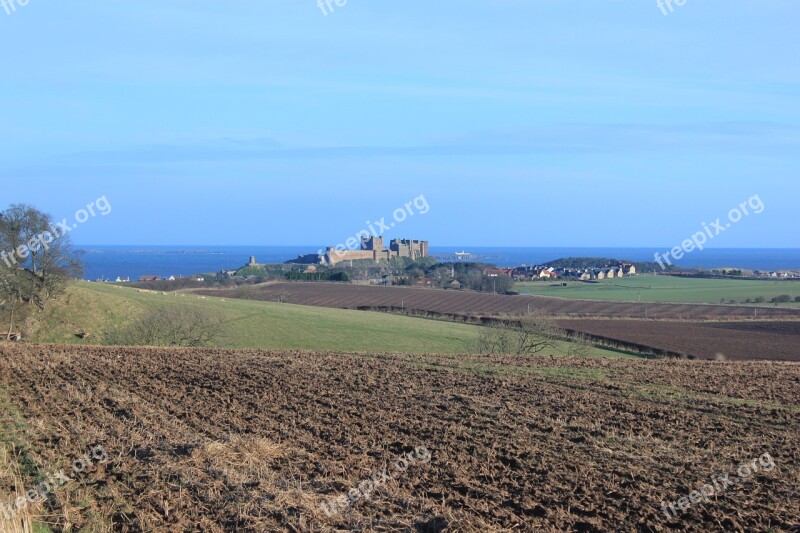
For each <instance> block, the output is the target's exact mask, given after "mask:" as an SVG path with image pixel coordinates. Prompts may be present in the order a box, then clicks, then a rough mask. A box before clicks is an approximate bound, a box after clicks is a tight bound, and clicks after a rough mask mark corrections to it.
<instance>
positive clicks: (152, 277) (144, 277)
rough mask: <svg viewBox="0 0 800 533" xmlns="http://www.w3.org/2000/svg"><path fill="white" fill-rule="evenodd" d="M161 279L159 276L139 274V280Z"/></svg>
mask: <svg viewBox="0 0 800 533" xmlns="http://www.w3.org/2000/svg"><path fill="white" fill-rule="evenodd" d="M160 279H161V278H160V277H159V276H139V281H158V280H160Z"/></svg>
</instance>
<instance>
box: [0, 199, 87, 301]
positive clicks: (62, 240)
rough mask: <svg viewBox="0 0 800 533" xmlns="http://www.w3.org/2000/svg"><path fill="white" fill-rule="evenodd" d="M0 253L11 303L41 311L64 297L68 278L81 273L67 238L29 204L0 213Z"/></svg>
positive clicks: (12, 206) (1, 265)
mask: <svg viewBox="0 0 800 533" xmlns="http://www.w3.org/2000/svg"><path fill="white" fill-rule="evenodd" d="M0 252H2V254H3V255H2V262H0V270H2V271H3V272H2V275H3V277H4V279H5V282H4V287H5V290H6V291H10V296H11V300H12V301H13V300H14V299H17V300H18V301H21V302H24V303H26V304H34V305H36V306H37V307H38V308H39V309H40V310H42V311H43V310H44V309H45V307H46V306H47V303H48V302H49V301H50V300H51V299H52V298H55V297H58V296H60V295H61V294H63V292H64V291H65V290H66V286H67V282H68V281H69V279H70V278H72V277H77V276H78V275H80V273H81V266H80V261H79V260H78V257H77V255H76V253H75V252H74V251H73V250H72V244H71V242H70V239H69V236H68V235H59V234H58V231H57V229H56V228H55V226H54V224H53V220H52V218H51V216H50V215H48V214H47V213H43V212H41V211H39V210H37V209H35V208H34V207H31V206H29V205H25V204H14V205H11V206H10V207H9V208H8V209H6V210H5V211H3V212H2V213H0ZM6 295H7V296H8V295H9V294H8V292H7V293H6ZM0 299H3V297H0ZM5 299H8V298H5Z"/></svg>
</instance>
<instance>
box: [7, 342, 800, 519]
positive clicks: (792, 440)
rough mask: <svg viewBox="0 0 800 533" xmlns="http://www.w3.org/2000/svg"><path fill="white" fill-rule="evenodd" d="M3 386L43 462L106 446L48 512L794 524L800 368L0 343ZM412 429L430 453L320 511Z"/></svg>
mask: <svg viewBox="0 0 800 533" xmlns="http://www.w3.org/2000/svg"><path fill="white" fill-rule="evenodd" d="M0 388H1V389H6V390H7V392H8V394H9V397H10V398H11V401H12V403H13V404H14V405H15V406H16V408H17V409H19V410H20V413H21V414H22V415H23V416H24V417H25V419H26V420H27V427H25V428H22V429H19V430H17V431H15V432H13V438H14V439H15V440H16V441H17V442H27V443H29V444H30V445H31V447H30V448H28V452H27V456H28V457H29V460H30V461H31V462H32V463H33V464H35V465H37V467H38V468H39V469H41V470H44V471H48V470H52V469H57V468H59V467H63V466H64V465H65V464H68V461H69V460H70V458H71V457H73V456H74V455H75V454H76V453H80V452H82V451H84V450H86V449H88V447H90V446H93V445H97V444H99V445H102V446H103V447H104V449H105V450H107V452H108V453H109V455H110V456H111V461H110V462H109V463H108V464H106V465H104V466H101V467H99V468H98V469H97V471H96V472H94V473H93V474H92V476H90V477H89V478H87V479H86V480H82V481H80V482H78V481H76V482H75V483H74V484H72V485H69V486H66V487H64V488H63V489H62V491H60V492H59V493H58V494H57V497H56V498H54V499H53V501H52V503H51V507H50V512H51V513H52V514H51V515H50V520H52V521H55V522H56V523H58V524H60V526H59V527H63V525H64V524H65V520H68V521H69V522H70V523H71V524H74V525H76V526H78V527H88V526H90V525H91V524H92V523H95V522H97V521H99V520H101V519H102V520H103V521H108V520H113V522H114V524H115V526H114V529H115V530H117V531H132V532H133V531H159V532H160V531H201V530H202V531H233V530H238V531H334V530H338V531H342V530H347V531H476V532H477V531H481V532H486V531H489V532H492V531H512V530H514V531H542V530H544V531H553V530H562V531H563V530H571V531H587V532H589V531H597V532H599V531H612V530H626V531H673V530H674V529H675V528H680V527H683V528H685V529H684V530H687V531H723V530H725V531H766V530H768V529H770V530H772V531H776V532H777V531H797V528H798V527H800V508H799V507H798V499H797V494H798V483H799V482H800V446H799V445H800V405H798V403H797V402H798V398H800V365H798V364H792V363H771V362H754V363H715V362H702V361H679V360H659V361H632V360H582V359H568V358H551V357H536V358H520V357H503V358H500V357H475V356H464V357H457V356H452V357H450V356H448V357H445V356H441V357H433V356H431V357H422V356H407V355H396V356H380V355H376V356H371V357H366V356H354V355H344V354H334V353H321V354H304V353H271V352H257V351H212V350H195V351H189V350H163V349H119V348H115V349H105V348H104V349H99V348H97V349H93V348H78V347H59V346H8V345H6V346H1V347H0ZM9 420H10V419H9V418H8V417H4V419H3V423H4V424H5V425H8V423H9ZM420 445H424V446H425V447H426V448H427V449H428V450H430V453H431V462H430V464H426V465H425V464H420V465H416V466H412V467H410V468H409V469H408V470H407V471H406V472H405V473H404V474H402V475H399V476H398V477H397V479H394V480H392V481H390V482H388V483H387V484H386V485H385V486H383V487H382V488H380V489H379V490H378V491H376V492H375V493H373V494H372V495H371V497H370V498H369V499H367V500H361V501H359V502H357V503H356V504H354V505H353V506H352V507H351V508H350V509H348V510H346V511H344V512H342V513H341V514H338V515H335V516H333V517H328V516H326V515H325V513H323V512H321V511H320V507H319V505H320V503H324V502H326V501H328V499H329V498H332V497H335V496H336V495H339V494H342V493H347V491H349V490H350V489H352V488H354V487H356V486H358V484H359V483H360V482H361V481H363V480H365V479H369V478H370V477H372V476H373V475H374V474H375V473H376V472H380V471H381V470H383V469H384V468H387V467H388V468H391V464H392V463H393V462H394V461H395V460H396V458H397V457H398V456H399V455H400V454H402V453H408V452H410V451H412V450H414V447H416V446H420ZM764 453H769V454H770V455H771V457H772V458H774V464H775V465H776V468H775V469H774V470H772V471H770V472H763V471H762V472H759V473H758V474H756V475H754V476H752V477H751V478H750V479H748V480H747V481H744V482H742V483H741V484H740V485H738V486H736V487H735V488H731V489H729V490H727V491H725V492H724V493H723V494H721V495H719V496H717V497H714V499H713V500H712V501H711V502H710V503H707V504H700V505H695V506H693V507H692V508H691V509H690V510H689V511H688V512H687V513H685V514H683V515H682V516H681V518H680V519H678V518H667V516H666V515H665V514H664V512H663V511H662V509H661V502H662V501H675V500H677V499H678V498H681V497H684V496H688V495H689V492H690V491H692V490H695V489H697V488H699V487H700V486H701V485H703V484H704V483H707V482H708V480H710V479H711V478H712V476H717V475H720V474H725V473H729V472H731V471H732V470H733V469H735V468H736V467H737V466H738V465H739V464H741V463H742V462H745V461H750V460H752V459H754V458H757V457H759V456H762V454H764ZM30 482H32V480H30ZM6 488H8V487H7V485H5V486H3V489H6ZM93 521H94V522H93Z"/></svg>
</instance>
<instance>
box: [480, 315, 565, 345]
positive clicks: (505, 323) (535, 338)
mask: <svg viewBox="0 0 800 533" xmlns="http://www.w3.org/2000/svg"><path fill="white" fill-rule="evenodd" d="M561 337H562V332H561V330H560V328H559V327H558V326H557V325H556V324H555V322H554V321H553V320H552V319H551V318H550V317H548V316H546V315H543V314H530V315H526V316H524V317H522V318H520V319H518V320H512V319H508V320H502V321H500V322H497V323H495V324H494V325H492V326H488V327H485V328H483V330H482V331H481V333H480V335H479V336H478V341H477V342H478V351H479V352H480V353H492V354H514V355H532V354H535V353H539V352H541V351H543V350H547V349H551V348H554V347H555V346H556V343H557V342H558V341H559V339H560V338H561Z"/></svg>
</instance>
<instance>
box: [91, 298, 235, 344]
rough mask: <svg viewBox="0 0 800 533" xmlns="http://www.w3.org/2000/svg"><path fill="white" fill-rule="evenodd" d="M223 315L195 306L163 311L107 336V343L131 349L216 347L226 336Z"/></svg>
mask: <svg viewBox="0 0 800 533" xmlns="http://www.w3.org/2000/svg"><path fill="white" fill-rule="evenodd" d="M226 331H227V322H226V320H225V317H224V315H222V314H221V313H217V312H213V311H209V310H206V309H200V308H198V307H193V306H181V307H159V308H157V309H152V310H150V311H147V312H145V313H144V314H143V315H142V316H140V317H138V318H136V319H135V320H134V321H133V322H132V323H131V324H129V325H128V326H126V327H124V328H122V329H120V330H116V331H112V332H109V333H107V334H106V342H107V343H108V344H113V345H127V346H187V347H201V346H213V345H216V344H218V343H220V342H221V341H222V340H223V339H224V337H225V334H226Z"/></svg>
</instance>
